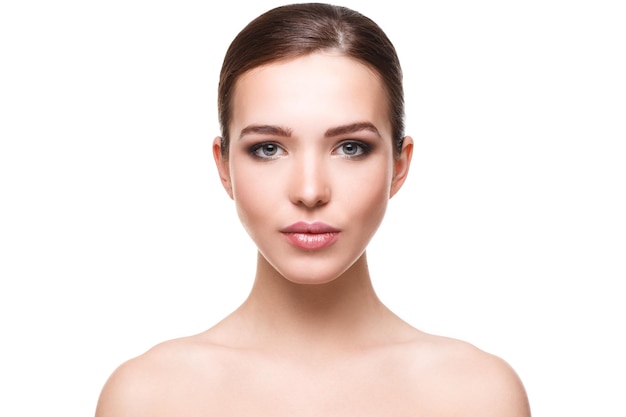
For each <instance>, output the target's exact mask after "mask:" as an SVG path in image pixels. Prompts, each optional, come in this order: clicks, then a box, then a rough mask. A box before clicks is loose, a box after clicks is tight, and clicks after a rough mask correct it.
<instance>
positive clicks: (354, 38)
mask: <svg viewBox="0 0 626 417" xmlns="http://www.w3.org/2000/svg"><path fill="white" fill-rule="evenodd" d="M324 50H334V51H338V52H340V53H341V54H343V55H345V56H347V57H350V58H353V59H356V60H358V61H359V62H361V63H363V64H365V65H367V66H368V67H370V68H372V69H373V70H374V71H375V72H376V73H377V74H378V75H379V76H380V79H381V80H382V82H383V85H384V86H385V90H386V92H387V96H388V98H389V118H390V121H391V127H392V136H393V137H392V139H393V145H394V155H396V156H398V155H399V154H400V151H401V149H402V140H403V138H404V93H403V89H402V69H401V67H400V61H399V59H398V55H397V53H396V50H395V48H394V46H393V44H392V43H391V41H390V40H389V38H388V37H387V35H386V34H385V33H384V32H383V30H382V29H381V28H380V27H379V26H378V25H377V24H376V23H375V22H374V21H372V20H371V19H370V18H368V17H366V16H363V15H362V14H360V13H358V12H356V11H354V10H351V9H348V8H345V7H341V6H333V5H330V4H323V3H304V4H292V5H287V6H280V7H277V8H274V9H272V10H269V11H267V12H265V13H263V14H262V15H260V16H259V17H257V18H256V19H254V20H253V21H251V22H250V23H249V24H248V25H247V26H246V27H245V28H244V29H243V30H242V31H241V32H239V34H238V35H237V36H236V37H235V39H234V40H233V41H232V43H231V44H230V46H229V48H228V50H227V51H226V56H225V58H224V63H223V65H222V70H221V73H220V81H219V86H218V112H219V121H220V127H221V130H222V138H223V139H222V147H221V152H222V154H223V155H225V156H226V155H228V145H229V141H230V138H229V133H230V132H229V123H230V122H231V119H232V94H233V91H234V87H235V83H236V81H237V79H238V78H239V77H240V76H241V75H242V74H244V73H245V72H247V71H249V70H251V69H253V68H256V67H259V66H262V65H266V64H269V63H271V62H275V61H279V60H285V59H290V58H296V57H299V56H303V55H307V54H310V53H313V52H316V51H324Z"/></svg>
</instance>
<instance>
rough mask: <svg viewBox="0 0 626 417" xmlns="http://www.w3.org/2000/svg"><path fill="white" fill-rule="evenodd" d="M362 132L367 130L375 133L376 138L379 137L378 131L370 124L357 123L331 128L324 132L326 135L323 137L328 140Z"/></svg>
mask: <svg viewBox="0 0 626 417" xmlns="http://www.w3.org/2000/svg"><path fill="white" fill-rule="evenodd" d="M363 130H368V131H370V132H373V133H375V134H376V136H378V137H381V136H380V132H379V131H378V129H376V126H374V125H373V124H372V123H370V122H358V123H351V124H348V125H342V126H337V127H331V128H330V129H328V130H327V131H326V133H324V137H327V138H329V137H333V136H340V135H347V134H350V133H357V132H361V131H363Z"/></svg>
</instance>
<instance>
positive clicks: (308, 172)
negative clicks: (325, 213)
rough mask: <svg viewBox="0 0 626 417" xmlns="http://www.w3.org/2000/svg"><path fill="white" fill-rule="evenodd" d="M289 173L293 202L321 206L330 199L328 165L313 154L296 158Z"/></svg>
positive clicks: (308, 205) (308, 206)
mask: <svg viewBox="0 0 626 417" xmlns="http://www.w3.org/2000/svg"><path fill="white" fill-rule="evenodd" d="M293 162H294V165H293V167H292V168H293V169H292V170H291V172H290V173H289V175H290V176H291V178H290V199H291V202H292V203H294V204H297V205H300V206H304V207H307V208H315V207H320V206H323V205H325V204H327V203H328V201H329V200H330V183H329V181H328V179H329V174H328V169H327V168H328V167H326V166H325V164H324V161H322V160H320V159H319V158H316V157H315V156H313V155H310V154H309V155H308V156H303V157H302V158H299V159H298V160H294V161H293Z"/></svg>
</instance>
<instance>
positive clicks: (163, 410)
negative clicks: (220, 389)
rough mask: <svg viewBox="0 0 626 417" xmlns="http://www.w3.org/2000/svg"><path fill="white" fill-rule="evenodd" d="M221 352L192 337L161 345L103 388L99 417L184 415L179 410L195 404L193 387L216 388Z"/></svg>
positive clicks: (114, 375) (120, 370)
mask: <svg viewBox="0 0 626 417" xmlns="http://www.w3.org/2000/svg"><path fill="white" fill-rule="evenodd" d="M221 350H223V349H220V347H219V346H216V345H212V344H210V343H207V342H206V341H203V340H201V339H200V338H199V337H197V336H192V337H187V338H181V339H175V340H170V341H167V342H164V343H161V344H159V345H157V346H155V347H153V348H152V349H150V350H148V351H147V352H146V353H144V354H142V355H140V356H138V357H136V358H133V359H130V360H128V361H127V362H125V363H123V364H121V365H120V366H119V367H118V368H117V369H116V370H115V371H114V372H113V373H112V374H111V376H110V377H109V379H108V380H107V381H106V383H105V384H104V387H103V389H102V392H101V393H100V398H99V400H98V405H97V408H96V417H109V416H115V417H121V416H138V415H141V416H165V415H176V414H180V413H184V410H181V409H180V408H181V406H184V405H185V404H193V398H192V397H193V396H194V395H195V393H194V387H196V386H203V387H204V388H209V389H210V387H211V386H214V385H215V384H216V381H217V380H218V378H219V376H218V375H219V373H220V372H221V370H220V367H219V364H220V363H222V361H221V360H220V359H218V358H219V356H220V355H221ZM215 386H216V385H215ZM173 398H176V399H177V401H176V402H175V403H174V402H173V401H171V399H173ZM186 400H188V401H186Z"/></svg>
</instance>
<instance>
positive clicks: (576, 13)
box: [0, 0, 626, 417]
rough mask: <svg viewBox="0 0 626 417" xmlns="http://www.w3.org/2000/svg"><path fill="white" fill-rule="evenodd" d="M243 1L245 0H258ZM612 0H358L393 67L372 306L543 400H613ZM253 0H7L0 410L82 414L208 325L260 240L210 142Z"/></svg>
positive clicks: (619, 219)
mask: <svg viewBox="0 0 626 417" xmlns="http://www.w3.org/2000/svg"><path fill="white" fill-rule="evenodd" d="M250 3H252V2H250ZM620 3H622V2H620V1H612V2H611V1H601V0H600V1H556V0H543V1H538V0H537V1H535V0H533V1H524V2H522V1H518V2H511V1H508V2H507V1H495V0H494V1H486V0H478V1H471V2H468V1H460V0H458V1H438V2H434V1H432V2H416V3H414V5H413V6H411V8H410V9H409V8H408V7H409V6H407V5H408V3H406V2H400V1H390V0H387V1H375V2H374V1H371V2H367V1H362V0H361V1H357V0H354V1H348V0H346V1H345V2H343V3H342V4H344V5H346V6H349V7H353V8H355V9H356V10H359V11H361V12H363V13H364V14H366V15H368V16H370V17H372V18H373V19H374V20H375V21H377V22H378V23H379V24H380V25H381V26H382V27H383V29H384V30H385V31H386V32H387V34H388V35H389V37H390V38H391V39H392V41H393V42H394V43H395V44H396V46H397V49H398V52H399V54H400V58H401V61H402V63H403V66H404V71H405V80H406V100H407V132H408V133H409V134H411V135H412V136H413V137H414V139H415V143H416V146H415V155H414V160H413V166H412V171H411V173H410V176H409V179H408V181H407V183H406V184H405V187H404V188H403V190H401V192H400V194H399V195H398V196H397V197H395V198H394V199H393V200H392V201H391V204H390V208H389V213H388V216H387V218H386V220H385V222H384V223H383V225H382V227H381V229H380V231H379V234H378V235H377V236H376V237H375V239H374V241H373V242H372V244H371V247H370V251H369V252H370V262H371V267H372V273H373V276H374V284H375V287H376V288H377V290H378V292H379V295H380V297H381V298H382V299H383V301H384V302H385V303H386V304H387V305H388V306H389V307H390V308H391V309H392V310H394V311H395V312H397V313H398V314H399V315H400V316H401V317H403V318H404V319H405V320H407V321H408V322H410V323H411V324H413V325H414V326H416V327H418V328H420V329H422V330H425V331H428V332H432V333H437V334H442V335H446V336H451V337H457V338H460V339H464V340H467V341H469V342H471V343H473V344H475V345H477V346H478V347H480V348H482V349H484V350H487V351H489V352H492V353H494V354H496V355H498V356H500V357H502V358H504V359H505V360H507V361H508V362H509V363H510V364H511V365H512V366H513V367H514V368H515V369H516V370H517V372H518V373H519V375H520V377H521V378H522V380H523V381H524V383H525V385H526V388H527V391H528V395H529V397H530V401H531V406H532V408H533V414H534V416H535V417H537V416H546V417H547V416H603V417H604V416H622V417H623V416H624V415H626V405H625V404H624V392H625V391H626V383H625V382H624V375H625V373H626V365H625V360H624V352H625V351H626V343H625V342H624V333H625V327H626V326H625V321H626V320H625V317H626V309H625V307H624V298H625V297H624V295H625V291H624V290H623V281H624V280H625V278H626V261H625V257H626V238H625V236H626V222H625V216H624V213H626V168H625V165H626V164H625V162H624V161H625V159H626V144H625V141H626V127H625V125H626V122H625V118H626V83H625V78H626V77H625V75H624V74H626V58H625V54H626V41H625V40H626V30H625V27H626V25H625V24H624V22H625V21H626V14H625V13H624V12H623V10H621V9H620V8H619V5H620ZM279 4H281V3H279V2H273V1H257V2H255V3H254V5H252V4H245V3H244V2H239V1H227V2H209V1H176V2H174V1H153V2H149V1H142V0H124V1H119V0H118V1H106V2H105V1H100V2H85V1H69V0H63V1H54V2H52V1H50V2H48V1H5V2H3V3H2V5H1V6H0V60H1V65H0V138H1V142H0V199H1V200H0V203H1V204H0V212H1V213H0V337H1V338H2V339H1V343H0V383H1V384H2V388H1V389H2V391H1V395H0V415H2V416H38V415H49V416H89V415H93V412H94V409H95V405H96V401H97V397H98V394H99V392H100V389H101V388H102V385H103V384H104V382H105V380H106V378H107V377H108V376H109V375H110V373H111V372H112V371H113V370H114V369H115V367H117V366H118V365H119V364H120V363H122V362H123V361H125V360H127V359H129V358H131V357H133V356H136V355H138V354H141V353H142V352H144V351H145V350H147V349H148V348H150V347H151V346H153V345H154V344H156V343H158V342H161V341H164V340H166V339H170V338H174V337H179V336H184V335H189V334H193V333H197V332H200V331H203V330H205V329H206V328H208V327H210V326H211V325H213V324H215V323H216V322H217V321H218V320H219V319H221V318H222V317H224V316H225V315H226V314H228V313H229V312H230V311H231V310H233V309H234V308H235V307H237V306H238V305H239V303H240V302H242V301H243V299H244V298H245V297H246V295H247V293H248V290H249V288H250V285H251V283H252V274H253V267H254V258H255V251H254V247H253V246H252V244H251V242H250V241H249V239H248V238H247V236H246V235H245V233H244V231H243V229H242V228H241V227H240V225H239V222H238V220H237V218H236V215H235V212H234V209H233V204H232V202H231V201H230V200H229V199H228V197H227V196H226V194H225V193H224V192H223V190H222V189H221V186H220V184H219V182H218V179H217V175H216V171H215V168H214V165H213V161H212V157H211V149H210V146H211V141H212V139H213V137H214V136H216V135H217V134H218V133H219V131H218V125H217V114H216V88H217V79H218V71H219V67H220V64H221V60H222V57H223V54H224V52H225V50H226V47H227V45H228V43H229V42H230V40H231V39H232V38H233V37H234V36H235V34H236V33H237V32H238V31H239V30H240V29H241V28H242V27H243V26H244V25H245V24H246V23H247V22H248V21H250V20H251V19H252V18H253V17H255V16H256V15H258V14H259V13H261V12H263V11H265V10H267V9H268V8H271V7H273V6H276V5H279Z"/></svg>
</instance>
